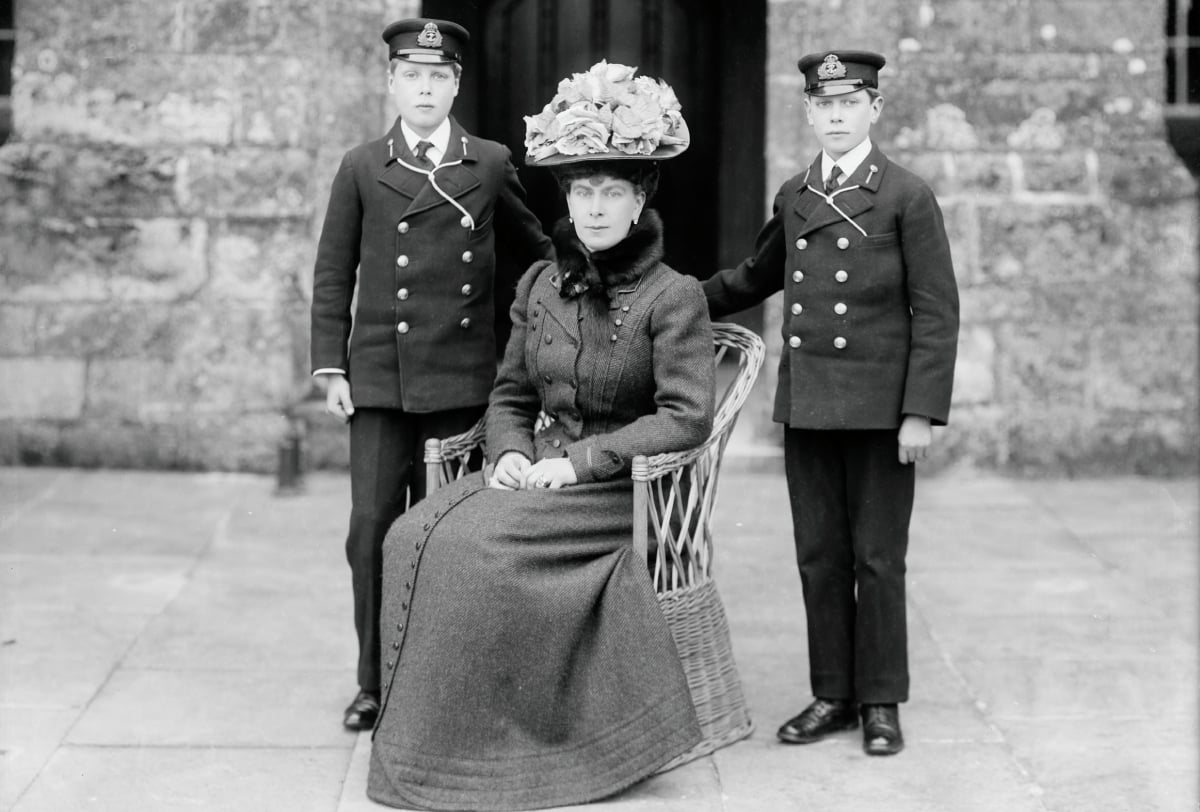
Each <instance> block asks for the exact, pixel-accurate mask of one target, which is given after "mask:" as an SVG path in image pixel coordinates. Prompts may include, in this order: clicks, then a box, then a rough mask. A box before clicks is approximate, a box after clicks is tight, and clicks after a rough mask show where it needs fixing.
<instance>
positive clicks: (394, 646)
mask: <svg viewBox="0 0 1200 812" xmlns="http://www.w3.org/2000/svg"><path fill="white" fill-rule="evenodd" d="M399 650H400V641H399V640H397V641H396V642H394V643H392V651H399Z"/></svg>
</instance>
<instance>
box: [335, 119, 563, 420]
mask: <svg viewBox="0 0 1200 812" xmlns="http://www.w3.org/2000/svg"><path fill="white" fill-rule="evenodd" d="M415 163H416V162H415V159H414V158H413V156H412V154H411V152H409V150H408V148H407V146H406V144H405V140H404V137H403V135H402V134H401V132H400V121H399V119H397V121H396V123H395V124H394V125H393V127H392V129H391V131H390V132H389V133H388V134H387V135H386V136H384V137H383V138H380V139H378V140H375V141H370V142H368V143H366V144H361V145H359V146H357V147H355V148H354V149H351V150H350V151H349V152H347V153H346V155H345V156H344V157H343V158H342V162H341V165H340V166H339V168H338V171H337V175H336V176H335V177H334V180H333V186H332V190H331V192H330V197H329V208H328V210H327V212H326V215H325V223H324V227H323V228H322V231H321V238H320V242H319V244H318V247H317V261H316V267H315V270H314V278H313V302H312V364H313V369H314V370H318V369H340V370H343V371H345V372H346V373H347V377H348V378H349V381H350V389H351V397H352V398H353V400H354V403H355V405H356V406H359V407H362V406H372V407H386V408H397V409H403V410H404V411H406V412H432V411H440V410H443V409H453V408H461V407H468V406H475V405H482V404H484V403H486V402H487V398H488V393H489V391H490V390H491V386H492V382H493V380H494V378H495V373H496V361H497V357H498V355H499V353H498V351H497V337H496V336H497V332H496V326H497V325H496V321H497V318H496V304H495V302H496V295H497V293H498V292H499V293H500V295H501V300H502V301H504V302H505V303H506V304H507V302H508V301H511V289H512V286H513V285H514V284H515V282H516V279H517V277H519V275H520V272H521V271H523V270H524V269H525V268H527V267H529V265H530V264H531V263H532V262H534V261H536V260H538V259H542V258H546V257H549V256H550V255H551V247H550V240H549V239H548V238H547V237H546V236H545V234H543V232H542V228H541V225H540V224H539V222H538V220H537V218H536V217H535V216H534V215H533V214H532V212H530V211H529V209H528V208H527V206H526V205H525V192H524V189H523V188H522V186H521V184H520V181H519V180H518V179H517V174H516V170H515V169H514V168H513V165H512V161H511V156H510V153H509V150H508V148H507V147H505V146H503V145H502V144H498V143H496V142H494V141H487V140H484V139H482V138H477V137H475V136H473V135H471V134H469V133H467V132H466V131H465V130H464V129H463V128H462V127H461V126H460V125H459V124H458V123H457V122H456V121H454V120H453V119H452V120H451V135H450V143H449V146H448V149H447V150H446V154H445V155H444V156H443V158H442V161H441V163H440V164H439V167H438V168H437V169H436V170H435V172H434V175H433V182H431V180H430V178H429V176H428V175H427V173H426V172H421V171H417V170H415V169H413V168H410V167H411V166H412V165H413V164H415ZM434 182H436V185H437V187H440V189H441V190H442V192H444V194H440V193H439V192H438V190H437V188H435V186H434ZM451 201H453V202H451ZM498 235H499V238H500V240H501V241H502V242H503V248H504V249H505V250H506V251H508V252H510V253H511V255H512V262H511V263H508V262H506V263H501V264H500V265H499V266H498V264H497V257H496V241H497V236H498ZM497 267H501V268H509V267H511V268H513V269H515V270H514V271H511V272H509V274H510V275H507V276H505V275H504V274H502V275H501V276H500V277H498V276H497ZM505 288H507V289H508V291H507V296H505V295H504V294H505V293H506V291H505V290H504V289H505ZM352 301H354V302H355V303H354V306H353V314H352V313H351V307H352V305H351V303H352ZM501 317H503V311H502V312H501Z"/></svg>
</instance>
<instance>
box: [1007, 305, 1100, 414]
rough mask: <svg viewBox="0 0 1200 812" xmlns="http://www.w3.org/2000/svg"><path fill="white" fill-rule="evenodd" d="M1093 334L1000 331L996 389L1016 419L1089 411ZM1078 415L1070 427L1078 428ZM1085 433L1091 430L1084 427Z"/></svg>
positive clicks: (1018, 327) (1048, 328)
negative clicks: (1048, 411)
mask: <svg viewBox="0 0 1200 812" xmlns="http://www.w3.org/2000/svg"><path fill="white" fill-rule="evenodd" d="M1091 337H1092V330H1091V329H1090V328H1088V327H1086V326H1074V325H1063V326H1059V325H1035V324H1022V323H1017V324H1004V325H1000V326H998V327H997V328H996V332H995V339H996V347H997V350H996V351H997V355H998V357H997V360H996V367H997V369H996V386H997V394H998V397H999V398H1000V400H1001V402H1002V403H1005V404H1008V405H1009V407H1010V408H1013V409H1014V418H1015V419H1023V418H1024V417H1025V415H1026V414H1028V413H1033V412H1039V411H1042V410H1043V409H1049V408H1051V407H1054V408H1057V409H1060V410H1063V412H1064V414H1063V415H1060V416H1065V415H1066V413H1069V411H1070V410H1072V409H1075V410H1083V409H1086V408H1088V407H1090V406H1091V405H1092V404H1091V399H1090V395H1091V389H1090V378H1091V374H1092V354H1093V352H1092V345H1091ZM1083 417H1084V415H1082V414H1080V413H1076V414H1074V415H1073V416H1072V418H1071V419H1070V420H1068V421H1067V422H1068V423H1072V424H1075V423H1079V422H1080V421H1081V419H1082V418H1083ZM1083 428H1086V427H1083Z"/></svg>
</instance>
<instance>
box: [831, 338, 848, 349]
mask: <svg viewBox="0 0 1200 812" xmlns="http://www.w3.org/2000/svg"><path fill="white" fill-rule="evenodd" d="M833 346H835V347H837V348H838V349H839V350H844V349H846V339H844V338H842V337H841V336H838V337H837V338H835V339H834V340H833Z"/></svg>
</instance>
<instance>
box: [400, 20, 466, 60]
mask: <svg viewBox="0 0 1200 812" xmlns="http://www.w3.org/2000/svg"><path fill="white" fill-rule="evenodd" d="M470 39H471V35H470V34H468V33H467V29H465V28H463V27H462V26H461V25H459V24H458V23H452V22H448V21H446V20H430V19H427V18H424V17H414V18H412V19H408V20H398V21H396V22H394V23H392V24H391V25H389V26H388V27H387V28H385V29H383V41H384V42H386V43H387V47H388V58H389V59H404V60H407V61H409V62H429V63H434V64H437V63H444V62H458V63H459V64H461V63H462V52H463V48H464V47H465V46H466V44H467V42H468V41H470Z"/></svg>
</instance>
